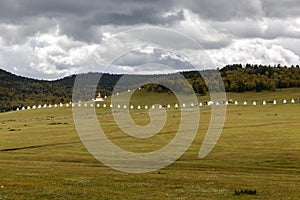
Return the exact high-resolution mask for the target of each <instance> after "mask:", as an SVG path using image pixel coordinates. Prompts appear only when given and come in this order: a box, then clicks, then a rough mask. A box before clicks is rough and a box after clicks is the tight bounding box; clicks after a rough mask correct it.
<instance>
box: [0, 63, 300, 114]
mask: <svg viewBox="0 0 300 200" xmlns="http://www.w3.org/2000/svg"><path fill="white" fill-rule="evenodd" d="M210 71H211V70H204V71H201V72H199V71H186V72H180V74H181V75H183V76H184V77H185V78H186V79H187V80H188V81H189V83H190V84H191V86H192V87H193V90H194V91H195V92H196V93H198V94H202V95H205V94H206V93H207V92H208V87H207V85H206V83H205V81H204V80H203V78H202V76H201V74H203V73H210ZM218 71H219V72H220V75H221V77H222V80H223V83H224V87H225V89H226V91H227V92H245V91H256V92H261V91H263V90H276V89H280V88H290V87H300V68H299V65H296V66H293V65H292V66H290V67H287V66H281V65H280V64H278V65H275V66H270V65H251V64H246V65H245V66H243V65H241V64H232V65H227V66H225V67H223V68H222V69H218ZM99 74H100V73H87V74H83V76H93V75H95V76H97V77H99ZM212 74H213V73H212ZM100 75H101V80H100V81H99V83H98V87H97V91H100V92H101V95H102V96H104V95H106V96H109V95H111V94H112V92H113V89H114V87H115V85H116V84H117V82H118V81H119V79H120V78H121V77H122V75H116V74H100ZM75 78H76V75H72V76H68V77H65V78H62V79H58V80H55V81H46V80H35V79H31V78H26V77H21V76H17V75H14V74H12V73H10V72H6V71H4V70H1V69H0V112H3V111H9V110H15V109H16V108H21V107H23V106H28V105H44V104H54V103H67V102H70V101H71V100H72V91H73V84H74V81H75ZM127 78H128V80H127V81H128V83H129V82H130V81H131V80H136V85H138V83H139V80H142V79H143V80H144V79H145V78H147V79H149V81H150V82H151V80H152V78H156V79H157V78H158V80H162V81H161V82H162V83H164V81H167V83H168V84H169V85H170V84H171V85H173V86H174V84H175V88H179V89H180V88H184V87H183V86H184V84H185V83H184V82H182V81H178V80H177V79H176V76H175V74H168V75H127ZM212 78H213V77H212ZM125 82H126V80H125ZM165 83H166V82H165ZM217 84H218V83H217ZM143 88H144V89H145V90H146V91H150V92H170V91H169V89H168V88H167V87H165V86H163V85H162V84H146V85H144V86H143ZM127 89H130V88H128V85H127V84H123V85H121V87H120V88H119V90H118V91H119V92H122V91H126V90H127ZM131 89H133V88H131ZM97 91H95V94H96V92H97Z"/></svg>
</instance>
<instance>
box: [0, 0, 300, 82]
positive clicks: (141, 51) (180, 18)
mask: <svg viewBox="0 0 300 200" xmlns="http://www.w3.org/2000/svg"><path fill="white" fill-rule="evenodd" d="M299 11H300V3H299V1H298V0H281V1H274V0H239V1H237V0H214V1H211V0H184V1H180V0H170V1H168V0H152V1H148V0H85V1H83V0H51V1H48V0H47V1H46V0H0V68H2V69H5V70H8V71H10V72H13V73H16V74H19V75H23V76H27V77H34V78H39V79H55V78H60V77H64V76H67V75H70V74H74V73H81V72H88V71H104V70H105V69H106V71H109V72H115V73H124V72H134V71H135V70H137V71H139V72H141V71H143V70H141V69H142V68H141V67H139V68H138V69H137V66H146V67H145V72H146V71H149V70H151V63H156V64H160V65H164V66H165V67H162V68H163V69H160V68H159V67H157V66H159V65H153V66H155V67H153V71H160V70H161V71H163V70H167V69H168V66H172V67H171V68H173V69H176V70H184V69H189V68H191V66H196V68H200V67H201V68H214V67H223V66H224V65H226V64H230V63H256V64H271V65H273V64H278V63H280V64H282V65H292V64H294V65H296V64H299V56H300V14H299ZM143 27H146V29H145V30H144V29H143ZM149 27H150V28H149ZM160 28H164V29H163V30H162V31H159V30H160ZM151 29H156V30H155V31H153V30H151ZM166 29H168V30H172V31H174V32H172V31H169V32H168V31H166ZM128 30H129V32H126V31H128ZM141 30H142V31H141ZM124 31H125V32H124ZM160 32H161V34H159V33H160ZM178 34H179V35H180V34H183V35H185V36H186V37H187V38H190V41H191V40H193V41H196V42H197V43H198V44H199V46H198V47H196V46H193V45H192V44H189V41H186V38H185V39H182V38H180V37H181V36H178ZM188 44H189V45H188ZM200 46H202V47H200ZM203 51H204V52H205V55H204V54H203ZM95 52H97V53H96V54H95ZM93 54H95V55H94V56H91V55H93ZM95 57H96V58H97V59H96V61H95ZM204 57H205V58H204ZM92 58H93V59H94V60H93V62H90V61H89V59H92ZM208 58H209V59H210V60H211V62H206V61H204V60H207V59H208ZM110 63H111V65H110V67H109V68H110V69H109V70H107V66H108V64H110ZM149 63H150V64H149ZM199 66H200V67H199Z"/></svg>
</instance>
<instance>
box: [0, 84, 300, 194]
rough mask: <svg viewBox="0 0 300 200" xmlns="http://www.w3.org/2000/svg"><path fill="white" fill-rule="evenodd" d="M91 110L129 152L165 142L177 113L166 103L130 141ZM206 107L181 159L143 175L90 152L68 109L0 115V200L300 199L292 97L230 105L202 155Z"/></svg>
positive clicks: (279, 94) (298, 111)
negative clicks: (155, 128) (160, 121)
mask: <svg viewBox="0 0 300 200" xmlns="http://www.w3.org/2000/svg"><path fill="white" fill-rule="evenodd" d="M227 96H228V98H231V99H233V100H238V101H241V102H242V101H244V100H248V101H249V102H251V101H253V100H256V101H258V102H262V101H263V100H274V99H276V100H280V101H282V99H284V98H286V99H287V100H290V99H291V98H297V97H300V89H288V90H282V91H276V92H261V93H242V94H237V93H228V94H227ZM199 100H200V101H206V100H208V97H207V96H199ZM132 101H133V102H132V103H133V104H138V102H144V104H146V103H147V104H148V103H161V104H167V103H168V102H170V101H173V103H174V102H175V100H174V98H173V96H172V95H169V94H149V93H144V92H140V93H137V94H135V96H134V97H133V100H132ZM280 101H279V102H280ZM96 112H97V117H98V119H99V121H100V124H101V126H103V129H104V130H105V132H106V133H107V136H108V137H109V138H110V139H111V140H112V141H113V142H114V143H115V144H116V145H118V146H120V147H122V148H123V149H126V150H129V151H134V152H148V151H152V150H155V149H158V148H160V147H162V146H164V145H165V144H167V143H168V142H169V141H170V140H171V139H172V138H173V137H174V135H175V133H176V130H177V129H178V126H179V125H178V123H179V121H178V119H179V116H180V112H179V111H178V110H176V109H168V110H167V114H168V115H167V116H168V120H167V122H166V124H165V127H164V128H163V129H162V131H161V132H160V133H159V134H158V135H156V136H154V137H152V138H149V139H136V138H133V137H130V136H128V135H126V134H124V133H122V132H121V131H120V130H119V129H118V127H117V126H116V125H115V123H114V120H113V117H112V114H111V111H110V109H108V108H106V109H104V108H97V109H96ZM210 112H211V110H210V107H207V106H204V107H201V108H200V116H201V122H200V128H199V131H198V134H197V136H196V138H195V140H194V142H193V144H192V145H191V146H190V148H189V149H188V150H187V151H186V152H185V154H184V155H183V156H182V157H180V158H179V159H178V160H177V161H176V162H174V163H173V164H171V165H169V166H168V167H166V168H164V169H160V170H159V171H155V172H150V173H145V174H129V173H124V172H120V171H116V170H113V169H110V168H109V167H106V166H104V165H103V164H101V163H100V162H99V161H97V160H96V159H95V158H93V156H91V154H90V153H89V152H88V151H87V150H86V149H85V147H84V146H83V144H82V143H81V141H80V139H79V136H78V134H77V132H76V130H75V127H74V122H73V117H72V109H71V108H46V109H36V110H25V111H16V112H9V113H1V114H0V160H1V161H0V162H1V164H0V199H300V189H299V188H300V181H299V180H300V124H299V121H300V104H299V103H296V104H286V105H284V104H281V103H279V104H278V105H267V106H252V105H248V106H243V105H241V104H240V105H238V106H234V105H229V106H228V107H227V118H226V123H225V127H224V129H223V132H222V135H221V137H220V139H219V142H218V143H217V145H216V146H215V148H214V149H213V151H212V152H211V153H210V154H209V155H208V156H207V157H206V158H205V159H198V152H199V148H200V146H201V144H202V141H203V138H204V135H205V133H206V130H207V127H208V123H209V119H210ZM131 114H132V117H133V119H134V120H135V122H136V123H137V124H140V125H145V124H147V123H148V122H149V115H148V111H146V110H133V111H131ZM238 189H249V190H256V195H249V194H240V195H235V190H238Z"/></svg>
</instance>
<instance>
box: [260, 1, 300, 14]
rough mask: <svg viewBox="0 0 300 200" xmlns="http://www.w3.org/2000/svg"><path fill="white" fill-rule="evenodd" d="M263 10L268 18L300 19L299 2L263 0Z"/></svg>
mask: <svg viewBox="0 0 300 200" xmlns="http://www.w3.org/2000/svg"><path fill="white" fill-rule="evenodd" d="M262 9H263V12H264V14H265V16H267V17H274V18H287V17H295V16H298V17H299V10H300V2H299V0H280V1H274V0H262Z"/></svg>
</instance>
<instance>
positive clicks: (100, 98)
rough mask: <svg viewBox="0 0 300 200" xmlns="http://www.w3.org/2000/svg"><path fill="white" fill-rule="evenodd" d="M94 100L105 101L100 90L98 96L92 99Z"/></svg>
mask: <svg viewBox="0 0 300 200" xmlns="http://www.w3.org/2000/svg"><path fill="white" fill-rule="evenodd" d="M92 100H93V101H104V100H103V98H102V97H101V94H100V92H98V95H97V96H96V98H94V99H92Z"/></svg>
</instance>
